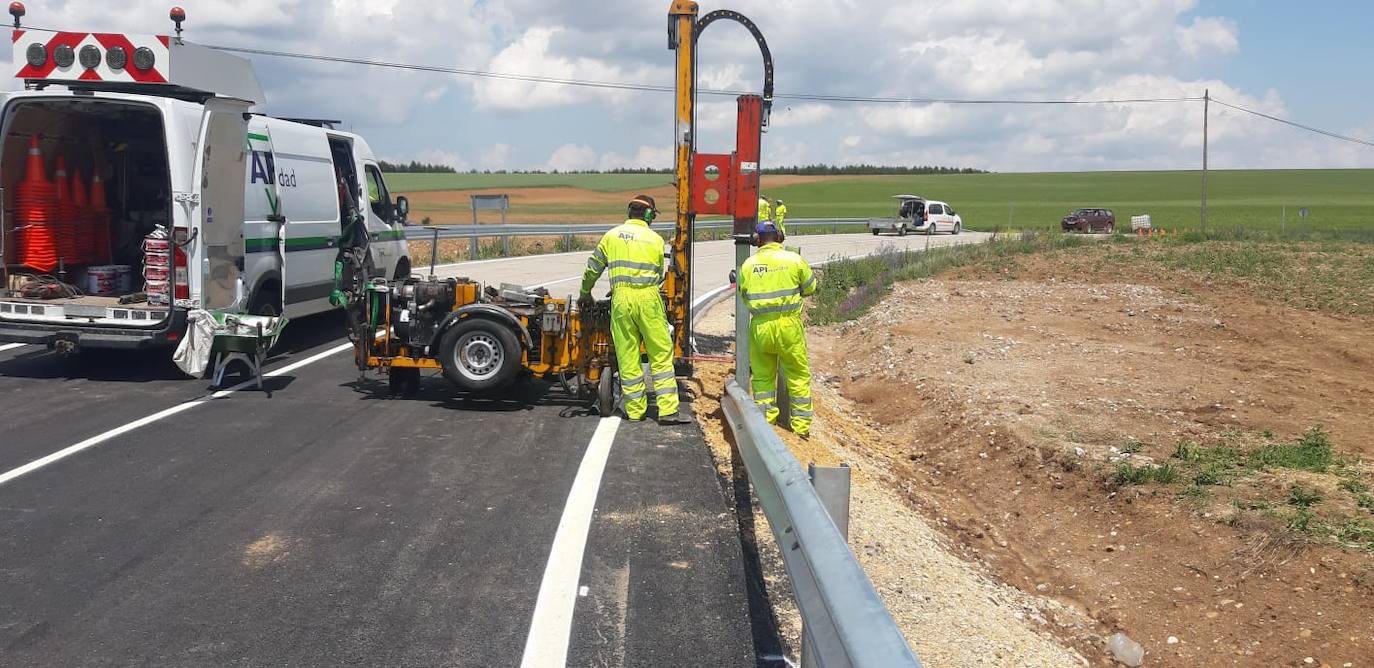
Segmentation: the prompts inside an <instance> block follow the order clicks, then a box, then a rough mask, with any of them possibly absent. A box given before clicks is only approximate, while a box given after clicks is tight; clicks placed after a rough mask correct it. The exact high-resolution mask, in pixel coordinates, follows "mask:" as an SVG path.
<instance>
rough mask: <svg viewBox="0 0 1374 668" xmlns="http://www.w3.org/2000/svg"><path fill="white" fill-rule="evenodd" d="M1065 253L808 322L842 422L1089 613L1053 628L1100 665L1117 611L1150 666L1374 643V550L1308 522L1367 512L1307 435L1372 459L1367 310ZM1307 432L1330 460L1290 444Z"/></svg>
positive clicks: (915, 498)
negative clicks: (1315, 307) (1074, 258)
mask: <svg viewBox="0 0 1374 668" xmlns="http://www.w3.org/2000/svg"><path fill="white" fill-rule="evenodd" d="M1056 262H1058V260H1056V259H1055V258H1038V259H1034V260H1030V261H1028V265H1027V266H1023V267H1022V269H1021V270H1020V271H1017V272H1014V274H1012V275H1014V277H1015V278H1014V280H1007V279H1008V278H1009V276H1008V275H1003V276H1000V277H997V280H985V276H983V275H979V273H978V272H976V271H970V272H966V273H965V274H964V277H963V278H960V279H957V280H946V281H926V282H920V283H911V284H906V285H899V286H897V287H896V289H895V291H894V293H893V295H892V296H891V297H890V298H889V299H888V300H886V301H885V302H884V303H883V304H881V305H880V306H878V307H877V308H875V309H874V310H873V311H872V312H871V313H869V314H868V315H866V316H864V317H863V318H862V319H861V320H859V321H857V322H854V323H850V324H847V325H843V326H837V327H832V328H828V329H826V330H821V331H817V332H814V333H813V335H812V337H811V338H812V345H813V349H812V350H813V355H814V356H815V357H816V358H817V361H816V368H817V372H818V373H817V378H818V383H817V384H818V385H821V386H824V387H825V388H828V389H829V390H830V391H831V392H830V393H831V394H834V395H837V396H835V398H834V399H833V401H834V402H835V403H836V405H835V407H834V408H835V409H836V412H835V413H834V422H833V423H832V424H831V425H830V429H831V430H832V431H833V433H835V434H837V435H839V434H844V435H849V434H853V435H856V436H859V437H858V438H856V439H854V442H852V443H849V444H848V446H849V447H851V448H852V449H854V450H858V451H862V452H863V453H864V454H865V455H867V456H868V457H871V458H873V459H875V460H877V461H884V462H887V466H889V467H890V477H886V478H885V482H886V483H887V485H888V486H889V487H890V488H891V489H894V490H897V491H898V492H900V493H901V494H902V495H903V496H904V497H905V500H906V501H907V502H908V503H909V504H911V506H912V507H914V508H917V509H919V510H920V511H921V512H922V513H923V514H924V515H925V516H926V517H927V518H928V519H929V520H930V521H931V523H932V524H933V525H935V526H938V527H939V528H940V530H941V531H942V532H943V533H944V535H945V536H946V537H947V538H948V539H949V540H951V541H952V542H953V543H954V544H955V545H957V546H958V547H959V549H960V550H961V551H962V553H963V554H964V555H965V556H966V557H967V558H969V559H973V560H977V561H980V562H982V563H983V564H985V565H986V567H987V568H988V569H989V570H990V571H991V572H992V573H994V574H996V575H997V576H998V577H999V578H1000V579H1001V580H1002V581H1004V582H1006V583H1009V584H1011V585H1014V586H1016V587H1018V588H1020V589H1021V590H1023V591H1024V592H1026V593H1028V594H1033V595H1036V596H1040V597H1046V598H1049V599H1052V600H1054V601H1057V602H1059V603H1060V604H1062V605H1063V606H1064V607H1065V608H1067V609H1069V610H1073V611H1077V612H1079V613H1081V614H1083V615H1086V616H1088V617H1090V618H1091V619H1093V620H1095V621H1096V628H1094V629H1091V630H1090V631H1084V632H1081V633H1077V634H1076V635H1075V634H1064V633H1062V631H1063V629H1064V628H1066V627H1065V626H1064V625H1062V624H1061V625H1058V627H1059V629H1060V631H1061V637H1063V638H1064V639H1065V640H1066V641H1067V642H1070V643H1073V644H1074V645H1075V646H1077V647H1078V648H1079V649H1080V650H1081V651H1082V652H1083V654H1084V655H1085V656H1088V657H1089V658H1090V659H1092V660H1093V661H1094V662H1104V663H1105V662H1106V661H1107V659H1106V658H1105V654H1104V652H1103V649H1102V647H1103V645H1102V644H1101V638H1102V637H1104V636H1105V635H1106V634H1109V633H1112V632H1114V631H1117V630H1120V631H1124V632H1125V633H1126V634H1128V635H1129V636H1131V637H1132V638H1133V639H1135V640H1136V641H1138V642H1140V643H1141V644H1143V645H1144V646H1145V648H1146V650H1147V657H1146V661H1147V662H1148V663H1149V664H1150V665H1174V666H1194V665H1308V664H1310V665H1319V664H1322V663H1327V664H1330V665H1333V666H1341V665H1342V664H1345V665H1352V664H1353V665H1363V661H1362V660H1368V659H1369V657H1374V634H1371V631H1370V625H1369V622H1368V620H1369V601H1370V600H1371V598H1370V597H1371V594H1374V557H1372V556H1371V554H1370V553H1369V552H1368V551H1362V550H1359V549H1342V548H1340V547H1339V546H1335V545H1333V542H1336V539H1335V538H1333V537H1332V536H1335V535H1336V534H1335V533H1332V534H1330V535H1323V536H1321V537H1318V536H1317V534H1316V532H1314V531H1312V530H1311V527H1313V526H1317V525H1322V526H1327V524H1323V523H1328V524H1331V523H1336V522H1338V521H1340V518H1346V521H1348V522H1349V523H1350V524H1348V526H1353V527H1362V526H1366V525H1365V524H1360V522H1365V521H1366V520H1367V519H1368V518H1369V515H1368V512H1367V511H1366V509H1364V508H1361V507H1359V506H1358V500H1359V499H1360V498H1365V497H1367V496H1368V495H1367V489H1368V481H1369V480H1370V475H1369V473H1370V471H1369V470H1368V467H1367V466H1366V465H1364V464H1360V463H1358V462H1356V461H1354V458H1353V457H1346V458H1344V459H1342V458H1341V457H1340V456H1338V455H1332V454H1330V450H1329V449H1328V450H1321V443H1316V441H1319V440H1321V439H1326V438H1329V441H1330V442H1333V443H1335V444H1337V446H1338V448H1339V449H1340V450H1343V451H1344V452H1346V453H1354V454H1363V455H1365V456H1370V455H1374V441H1371V439H1370V438H1369V435H1368V434H1369V426H1370V422H1369V421H1370V416H1371V415H1374V373H1371V371H1374V368H1372V366H1371V365H1374V361H1372V360H1371V358H1370V356H1369V355H1368V353H1367V352H1364V350H1363V348H1364V347H1365V342H1366V341H1367V340H1368V332H1369V331H1370V326H1371V324H1374V322H1371V321H1370V320H1369V319H1367V318H1363V319H1362V318H1358V317H1349V316H1330V315H1323V314H1318V313H1312V312H1307V311H1299V310H1296V309H1293V308H1290V307H1286V306H1282V305H1278V304H1274V303H1269V302H1267V301H1264V300H1263V299H1259V298H1256V297H1255V296H1254V295H1253V294H1251V293H1248V292H1247V291H1245V290H1242V289H1227V288H1214V287H1209V286H1207V285H1202V284H1191V283H1189V284H1186V285H1185V284H1182V283H1181V282H1179V281H1173V282H1172V283H1169V284H1165V283H1162V282H1161V281H1159V280H1157V279H1155V280H1152V279H1151V277H1149V276H1140V275H1135V276H1129V274H1130V270H1129V269H1122V268H1120V267H1111V268H1110V269H1109V270H1108V269H1105V268H1104V270H1102V271H1099V272H1096V275H1087V274H1092V273H1093V272H1082V271H1078V272H1077V273H1072V274H1071V273H1070V272H1067V271H1065V270H1064V268H1063V267H1062V266H1056ZM1122 276H1129V278H1130V279H1131V280H1129V281H1127V282H1121V280H1122V279H1121V277H1122ZM1090 278H1099V279H1104V280H1107V281H1115V282H1108V283H1105V284H1103V283H1095V282H1093V281H1091V280H1087V279H1090ZM838 395H842V397H840V396H838ZM825 404H826V402H820V403H819V404H818V405H821V406H824V405H825ZM1316 425H1321V426H1323V428H1324V430H1325V431H1318V432H1310V431H1309V430H1310V428H1312V427H1314V426H1316ZM1314 433H1315V434H1316V436H1313V434H1314ZM1304 434H1306V435H1304ZM1309 437H1311V438H1310V439H1309ZM840 438H841V439H843V438H845V436H840ZM1309 440H1313V442H1314V443H1315V445H1311V448H1309V449H1308V450H1303V448H1307V447H1308V444H1309ZM1291 444H1297V445H1291ZM1313 448H1315V449H1313ZM1310 452H1318V453H1320V452H1325V453H1327V454H1326V455H1325V456H1327V458H1328V460H1329V462H1328V463H1327V464H1323V465H1320V466H1317V465H1309V463H1307V462H1306V460H1295V461H1296V463H1285V462H1286V460H1283V459H1282V457H1285V456H1289V455H1293V456H1295V457H1296V456H1297V455H1303V454H1305V453H1310ZM1218 462H1219V463H1218ZM1275 462H1278V463H1277V464H1276V463H1275ZM1318 464H1320V462H1318ZM1338 473H1339V475H1337V474H1338ZM1208 476H1214V477H1215V479H1213V478H1212V477H1208ZM1156 481H1157V483H1156ZM1361 487H1363V488H1364V489H1365V490H1366V491H1365V492H1364V494H1365V497H1360V496H1359V495H1360V494H1361V492H1359V491H1358V490H1359V489H1360V488H1361ZM1314 499H1315V500H1314ZM1362 513H1363V515H1362ZM1361 517H1363V518H1365V519H1360V518H1361ZM1353 531H1354V533H1350V532H1345V533H1341V534H1340V536H1342V540H1344V539H1345V537H1346V536H1349V537H1350V540H1351V541H1352V542H1351V545H1352V546H1353V547H1363V546H1366V545H1374V542H1369V543H1366V542H1362V541H1363V540H1364V539H1363V538H1362V534H1360V533H1359V531H1360V530H1359V529H1356V530H1353ZM1371 538H1374V536H1371ZM1051 626H1052V627H1053V626H1054V625H1051Z"/></svg>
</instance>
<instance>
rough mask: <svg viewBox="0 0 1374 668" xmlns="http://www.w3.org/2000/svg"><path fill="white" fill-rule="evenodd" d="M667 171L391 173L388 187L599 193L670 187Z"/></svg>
mask: <svg viewBox="0 0 1374 668" xmlns="http://www.w3.org/2000/svg"><path fill="white" fill-rule="evenodd" d="M672 180H673V178H672V177H671V176H669V175H667V174H387V175H386V183H387V187H389V188H390V189H391V190H394V191H396V192H398V193H407V192H412V193H414V192H431V191H436V190H477V189H483V188H552V187H558V186H567V187H570V188H582V189H584V190H595V191H598V192H622V191H626V190H635V189H638V188H652V187H654V186H666V185H668V184H669V183H672Z"/></svg>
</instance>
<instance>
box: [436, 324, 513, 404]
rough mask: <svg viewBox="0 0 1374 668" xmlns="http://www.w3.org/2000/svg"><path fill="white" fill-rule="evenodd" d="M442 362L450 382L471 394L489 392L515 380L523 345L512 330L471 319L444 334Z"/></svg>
mask: <svg viewBox="0 0 1374 668" xmlns="http://www.w3.org/2000/svg"><path fill="white" fill-rule="evenodd" d="M439 363H440V365H442V366H443V368H444V377H445V378H447V379H448V380H449V382H450V383H453V384H454V385H457V386H458V387H459V388H461V389H464V390H467V391H469V392H490V391H493V390H498V389H501V388H502V387H505V386H506V385H509V384H510V382H511V381H512V380H514V379H515V375H516V373H518V372H519V371H520V344H519V343H518V342H517V341H516V340H515V333H514V332H512V331H510V328H509V327H507V326H505V325H502V324H499V323H495V322H492V321H490V320H485V319H482V318H468V319H467V320H464V321H462V322H460V323H458V324H457V325H455V326H454V327H453V328H452V329H450V330H449V331H448V333H446V334H444V339H443V341H441V342H440V343H439Z"/></svg>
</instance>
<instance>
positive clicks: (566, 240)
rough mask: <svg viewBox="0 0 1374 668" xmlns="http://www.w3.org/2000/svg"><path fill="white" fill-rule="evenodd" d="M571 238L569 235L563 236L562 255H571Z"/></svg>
mask: <svg viewBox="0 0 1374 668" xmlns="http://www.w3.org/2000/svg"><path fill="white" fill-rule="evenodd" d="M572 237H573V235H572V234H571V233H569V234H565V235H563V252H564V253H571V252H572V251H573V244H572Z"/></svg>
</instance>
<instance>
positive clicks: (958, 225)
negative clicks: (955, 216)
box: [954, 223, 964, 234]
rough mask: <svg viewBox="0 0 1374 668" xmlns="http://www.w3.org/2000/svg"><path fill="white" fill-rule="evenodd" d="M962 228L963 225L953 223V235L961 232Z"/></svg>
mask: <svg viewBox="0 0 1374 668" xmlns="http://www.w3.org/2000/svg"><path fill="white" fill-rule="evenodd" d="M963 228H964V224H963V223H955V224H954V234H958V233H959V232H961V231H963Z"/></svg>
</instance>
